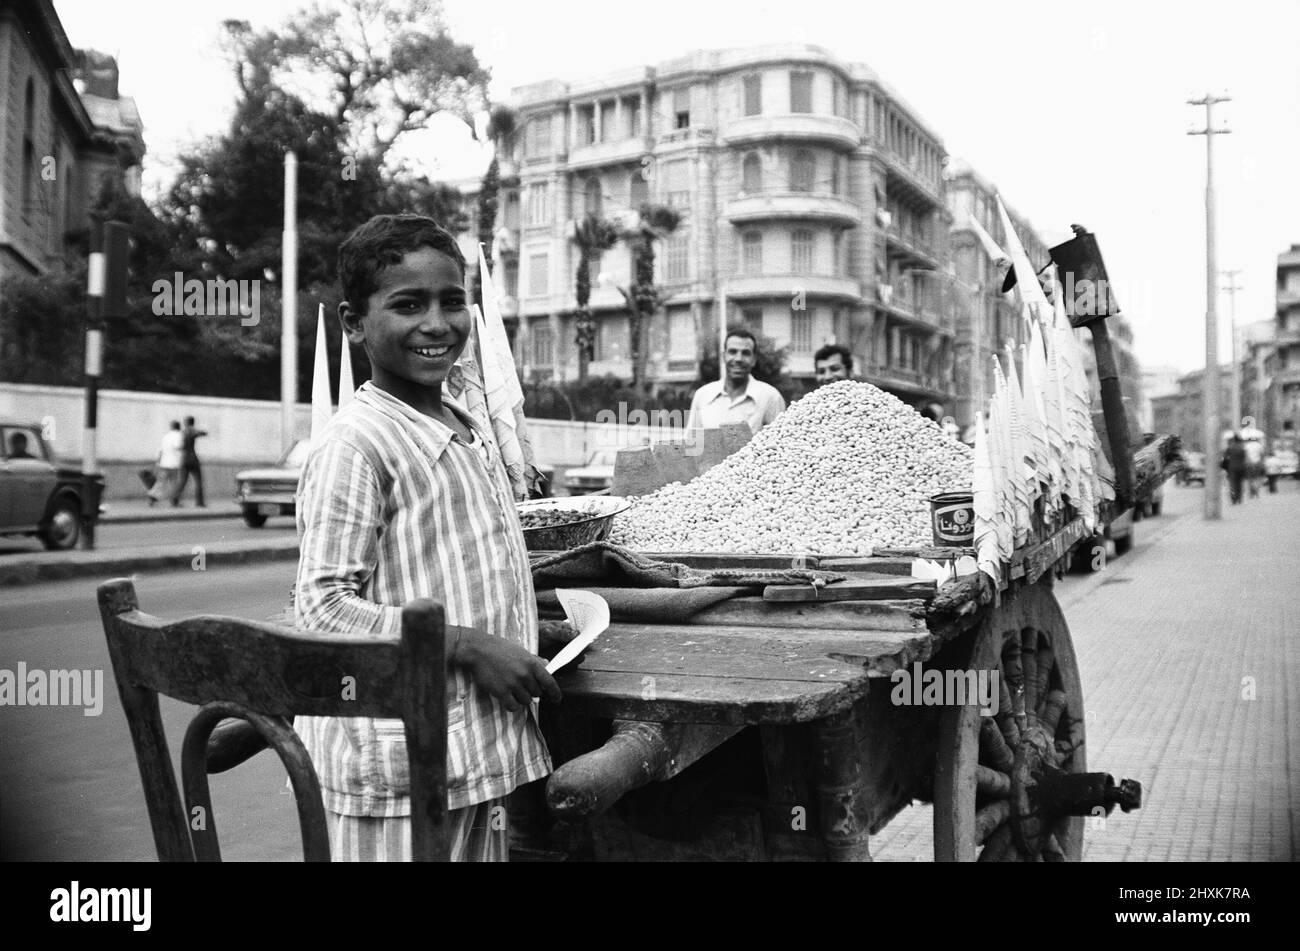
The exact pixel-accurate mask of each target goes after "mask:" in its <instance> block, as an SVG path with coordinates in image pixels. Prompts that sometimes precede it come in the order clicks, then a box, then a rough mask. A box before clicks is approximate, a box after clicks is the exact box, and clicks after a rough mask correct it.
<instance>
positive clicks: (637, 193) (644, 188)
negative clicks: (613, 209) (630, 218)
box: [627, 168, 650, 211]
mask: <svg viewBox="0 0 1300 951" xmlns="http://www.w3.org/2000/svg"><path fill="white" fill-rule="evenodd" d="M647 174H649V171H648V169H647V170H642V169H639V168H638V169H637V170H636V171H635V172H633V173H632V180H631V182H629V184H628V189H627V205H628V207H629V208H631V209H632V210H633V211H639V210H640V208H641V206H642V205H644V204H645V203H646V202H648V201H649V200H650V183H649V182H648V181H646V175H647Z"/></svg>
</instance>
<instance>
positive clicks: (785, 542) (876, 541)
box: [610, 380, 974, 555]
mask: <svg viewBox="0 0 1300 951" xmlns="http://www.w3.org/2000/svg"><path fill="white" fill-rule="evenodd" d="M973 469H974V461H973V458H972V453H971V450H970V449H969V447H967V446H965V445H963V444H962V443H960V442H958V441H957V440H955V439H953V438H952V437H950V436H948V435H946V434H945V433H944V432H943V431H942V430H941V429H940V428H939V426H938V425H936V424H935V423H933V422H931V421H930V420H928V419H926V418H925V417H924V416H921V415H920V414H919V413H918V412H916V410H914V409H912V407H910V406H908V405H907V404H906V403H903V402H902V401H900V400H899V399H897V398H896V397H894V396H891V395H890V394H888V393H886V392H884V391H883V390H880V389H878V388H876V387H874V386H872V385H871V384H870V383H859V382H855V381H847V380H846V381H842V382H839V383H834V384H831V385H829V386H824V387H822V388H821V389H818V390H815V391H814V392H812V393H810V394H809V395H807V396H805V397H803V398H802V399H800V400H798V401H796V402H795V403H793V404H791V406H790V407H789V409H787V410H786V411H785V412H784V413H782V414H781V415H780V416H778V417H777V419H776V420H775V421H774V422H772V423H770V424H768V425H767V426H765V427H764V428H763V429H762V430H760V431H759V432H758V434H757V435H756V436H754V438H753V439H752V440H751V441H750V442H749V443H748V444H746V445H745V446H744V447H742V448H741V449H739V450H738V451H737V452H735V453H733V454H732V455H731V456H729V457H728V458H727V459H725V460H723V461H722V462H721V463H719V464H718V465H716V466H714V467H713V468H712V469H710V470H709V471H708V472H706V473H704V474H703V475H701V476H700V477H699V478H696V479H693V480H691V481H690V482H687V483H680V482H674V483H672V484H670V485H667V486H664V487H663V488H662V489H659V490H658V491H657V492H654V493H652V494H650V495H646V496H643V497H641V498H637V499H631V500H630V501H631V503H632V507H631V508H630V509H629V510H628V511H626V512H624V513H623V514H621V515H619V516H618V517H617V518H616V519H615V520H614V526H613V531H612V534H611V538H610V540H611V541H612V542H614V543H616V544H619V545H623V546H626V547H628V548H632V549H635V550H639V551H661V552H671V551H683V552H690V551H694V552H705V551H709V552H731V553H737V554H739V553H769V552H775V553H786V552H791V553H806V554H840V555H870V554H872V552H873V550H874V549H877V548H902V547H911V546H916V545H929V544H931V543H932V541H933V536H932V532H931V522H930V503H929V498H930V496H933V495H937V494H939V493H941V492H963V491H965V492H968V491H970V488H971V479H972V476H973Z"/></svg>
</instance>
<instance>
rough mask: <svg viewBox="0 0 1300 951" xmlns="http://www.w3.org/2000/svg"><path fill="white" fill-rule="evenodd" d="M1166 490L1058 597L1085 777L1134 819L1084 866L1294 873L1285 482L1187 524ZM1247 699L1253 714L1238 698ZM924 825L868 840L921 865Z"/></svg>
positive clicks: (1295, 616) (1295, 779) (1295, 696)
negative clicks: (1132, 541)
mask: <svg viewBox="0 0 1300 951" xmlns="http://www.w3.org/2000/svg"><path fill="white" fill-rule="evenodd" d="M1201 498H1202V494H1201V490H1200V489H1199V488H1176V487H1174V486H1172V485H1171V486H1170V487H1169V488H1168V489H1166V493H1165V515H1164V516H1162V517H1161V518H1158V519H1155V520H1151V521H1145V522H1139V523H1138V524H1137V526H1136V530H1137V543H1136V545H1135V547H1134V549H1133V551H1132V552H1130V553H1129V554H1128V555H1125V556H1124V557H1123V558H1121V559H1118V560H1115V561H1113V562H1111V563H1110V564H1109V565H1108V566H1107V568H1106V569H1105V570H1104V571H1103V572H1101V573H1099V574H1097V575H1093V576H1090V577H1083V578H1080V577H1072V578H1070V579H1067V580H1066V581H1065V582H1064V583H1062V584H1059V585H1058V597H1059V598H1060V600H1061V604H1062V608H1063V610H1064V612H1065V615H1066V618H1067V619H1068V621H1069V624H1070V630H1071V634H1072V636H1073V639H1074V644H1075V649H1076V652H1077V654H1078V659H1079V667H1080V676H1081V678H1082V680H1083V690H1084V706H1085V711H1086V717H1087V728H1088V766H1089V769H1092V770H1104V771H1106V772H1109V773H1111V774H1112V775H1114V776H1115V778H1116V779H1117V780H1118V779H1119V778H1121V777H1128V778H1133V779H1137V780H1138V781H1140V782H1141V783H1142V786H1143V794H1144V805H1143V807H1142V809H1141V810H1139V811H1137V812H1133V813H1130V814H1128V815H1123V814H1121V813H1120V812H1119V811H1118V810H1117V811H1116V812H1115V813H1114V814H1112V816H1111V817H1110V818H1109V819H1107V820H1106V821H1105V823H1104V825H1103V826H1101V827H1097V826H1093V827H1091V828H1089V829H1088V830H1087V832H1086V834H1085V846H1084V859H1085V861H1233V862H1238V861H1294V860H1295V859H1296V857H1297V854H1298V853H1300V848H1298V847H1300V816H1298V815H1297V813H1298V812H1300V605H1298V604H1297V594H1298V593H1300V585H1298V584H1297V580H1298V579H1300V483H1296V482H1291V481H1288V482H1284V483H1283V484H1282V485H1281V486H1280V488H1279V493H1278V494H1277V495H1267V494H1265V495H1262V496H1261V497H1260V498H1258V499H1253V500H1252V499H1248V500H1247V501H1246V502H1245V503H1244V504H1242V505H1240V506H1231V505H1228V504H1227V500H1226V497H1225V500H1224V506H1223V515H1224V517H1223V520H1222V521H1221V522H1217V523H1211V522H1206V521H1205V520H1204V519H1203V518H1202V517H1201ZM1252 688H1253V694H1254V699H1248V697H1249V695H1250V692H1251V689H1252ZM930 822H931V810H930V808H929V807H928V806H913V807H912V808H910V809H908V810H906V811H905V812H904V813H902V814H901V815H900V816H898V817H897V818H896V819H895V820H894V821H893V822H891V823H890V824H889V826H887V827H886V828H885V829H884V830H882V832H881V834H880V835H879V836H876V837H874V838H873V839H872V854H873V855H874V856H875V858H876V859H877V860H881V861H930V860H931V859H932V858H933V840H932V837H931V831H930Z"/></svg>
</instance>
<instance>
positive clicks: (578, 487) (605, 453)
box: [564, 449, 618, 495]
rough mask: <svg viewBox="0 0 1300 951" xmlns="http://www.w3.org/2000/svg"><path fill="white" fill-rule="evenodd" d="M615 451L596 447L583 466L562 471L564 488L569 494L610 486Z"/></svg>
mask: <svg viewBox="0 0 1300 951" xmlns="http://www.w3.org/2000/svg"><path fill="white" fill-rule="evenodd" d="M617 453H618V450H616V449H598V450H597V451H596V452H594V453H592V454H591V458H590V459H588V460H587V464H586V465H585V466H578V467H577V468H576V469H569V470H568V471H567V472H565V473H564V488H565V489H567V490H568V493H569V494H570V495H590V494H591V493H593V492H600V491H603V490H604V489H608V488H610V487H611V486H612V485H613V484H614V456H615V455H617Z"/></svg>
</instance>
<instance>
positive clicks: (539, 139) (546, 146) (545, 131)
mask: <svg viewBox="0 0 1300 951" xmlns="http://www.w3.org/2000/svg"><path fill="white" fill-rule="evenodd" d="M525 145H526V147H527V149H528V154H529V155H530V156H532V157H539V156H543V155H550V154H551V117H550V116H538V117H537V118H535V119H534V120H533V121H532V122H530V123H528V137H527V139H526V141H525Z"/></svg>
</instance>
